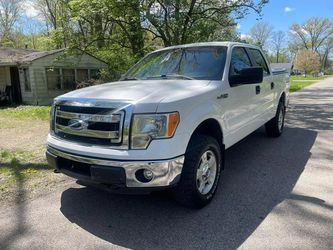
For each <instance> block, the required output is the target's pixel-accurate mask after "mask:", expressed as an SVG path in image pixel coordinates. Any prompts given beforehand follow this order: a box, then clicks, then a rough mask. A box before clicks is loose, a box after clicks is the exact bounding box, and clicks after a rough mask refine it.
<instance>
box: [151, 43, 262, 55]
mask: <svg viewBox="0 0 333 250" xmlns="http://www.w3.org/2000/svg"><path fill="white" fill-rule="evenodd" d="M234 45H239V46H246V47H253V48H257V49H258V46H255V45H251V44H247V43H239V42H230V41H228V42H227V41H226V42H202V43H189V44H183V45H176V46H170V47H165V48H162V49H158V50H155V51H154V52H156V51H163V50H169V49H178V48H191V47H206V46H212V47H214V46H226V47H229V46H234Z"/></svg>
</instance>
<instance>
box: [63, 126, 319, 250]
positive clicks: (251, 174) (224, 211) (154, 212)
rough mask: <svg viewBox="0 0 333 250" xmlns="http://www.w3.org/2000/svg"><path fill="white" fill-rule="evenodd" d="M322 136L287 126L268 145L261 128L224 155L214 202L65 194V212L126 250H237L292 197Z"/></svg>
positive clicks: (90, 191)
mask: <svg viewBox="0 0 333 250" xmlns="http://www.w3.org/2000/svg"><path fill="white" fill-rule="evenodd" d="M316 136H317V132H314V131H312V130H307V129H301V128H286V129H285V133H284V135H283V136H282V137H280V138H277V139H269V138H267V137H266V136H265V134H264V131H263V129H259V130H258V131H256V132H255V133H253V134H251V135H250V136H249V137H247V138H246V139H244V140H243V141H241V142H239V143H237V144H236V145H234V146H233V147H232V148H230V149H228V150H227V152H226V166H227V169H226V170H225V171H224V173H223V176H222V179H221V182H220V185H219V190H218V192H217V194H216V197H215V199H214V200H213V202H212V203H211V204H210V205H209V206H207V207H206V208H204V209H202V210H190V209H186V208H183V207H181V206H179V205H178V204H176V203H175V202H173V201H172V200H171V199H170V197H168V195H167V194H163V195H162V194H154V195H149V196H124V195H113V194H109V193H107V192H104V191H99V190H95V189H93V188H71V189H68V190H66V191H64V192H63V194H62V197H61V212H62V213H63V214H64V216H66V217H67V218H68V219H69V220H70V221H71V222H73V223H75V224H77V225H78V226H80V227H81V228H83V229H84V230H87V231H88V232H90V233H92V234H94V235H95V236H97V237H99V238H102V239H104V240H106V241H108V242H111V243H113V244H115V245H119V246H122V247H127V248H132V249H133V248H134V249H135V248H154V249H171V248H186V249H191V248H209V249H222V248H223V249H235V248H237V247H239V246H240V245H241V244H242V243H243V242H244V241H245V240H246V239H247V238H248V237H249V236H250V235H251V234H252V232H253V231H254V230H255V229H256V228H257V227H258V226H259V225H260V223H261V222H262V220H263V219H264V218H265V217H266V216H267V215H268V214H269V213H270V211H271V210H272V209H273V208H274V207H275V206H276V205H277V204H279V203H280V202H281V201H283V200H284V199H286V198H290V199H292V197H291V194H290V193H291V191H292V189H293V187H294V185H295V184H296V182H297V180H298V178H299V176H300V175H301V173H302V172H303V170H304V167H305V165H306V162H307V161H308V159H309V157H310V149H311V147H312V145H313V144H314V141H315V139H316Z"/></svg>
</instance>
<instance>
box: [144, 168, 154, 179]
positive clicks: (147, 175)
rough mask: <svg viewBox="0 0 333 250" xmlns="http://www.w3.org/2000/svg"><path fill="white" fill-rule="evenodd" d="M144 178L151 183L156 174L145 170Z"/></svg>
mask: <svg viewBox="0 0 333 250" xmlns="http://www.w3.org/2000/svg"><path fill="white" fill-rule="evenodd" d="M143 176H144V177H145V178H146V179H147V181H151V180H152V179H153V177H154V174H153V172H152V171H151V170H149V169H145V170H143Z"/></svg>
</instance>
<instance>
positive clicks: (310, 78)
mask: <svg viewBox="0 0 333 250" xmlns="http://www.w3.org/2000/svg"><path fill="white" fill-rule="evenodd" d="M327 77H328V76H320V77H314V76H306V77H305V76H302V75H297V76H291V80H293V81H294V80H296V81H297V80H313V81H318V80H323V79H326V78H327Z"/></svg>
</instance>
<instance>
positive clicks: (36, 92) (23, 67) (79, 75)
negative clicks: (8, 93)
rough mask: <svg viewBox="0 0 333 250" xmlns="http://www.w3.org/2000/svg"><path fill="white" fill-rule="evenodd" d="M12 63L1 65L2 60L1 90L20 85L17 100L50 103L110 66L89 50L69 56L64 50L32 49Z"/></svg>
mask: <svg viewBox="0 0 333 250" xmlns="http://www.w3.org/2000/svg"><path fill="white" fill-rule="evenodd" d="M0 51H1V48H0ZM0 54H1V52H0ZM0 60H1V59H0ZM11 63H12V65H11V66H7V67H1V61H0V91H1V86H14V85H18V87H19V92H20V93H15V95H18V94H19V95H21V96H20V97H21V100H18V101H21V102H23V103H25V104H34V105H48V104H51V102H52V100H53V98H54V97H56V96H58V95H61V94H64V93H66V92H68V91H71V90H73V89H75V86H76V83H77V82H81V81H84V80H88V79H97V78H98V74H99V71H100V70H101V69H105V68H107V64H106V63H105V62H103V61H101V60H99V59H97V58H96V57H94V56H92V55H90V54H88V53H85V52H82V51H78V53H76V54H75V55H67V54H66V53H65V51H64V49H59V50H53V51H46V52H31V51H30V53H27V54H25V55H21V56H19V57H18V58H15V61H12V62H11ZM9 69H10V70H9ZM17 69H18V70H17ZM16 74H17V76H15V75H16ZM3 79H6V80H3ZM2 88H3V87H2ZM16 88H17V87H16ZM12 91H14V92H15V89H14V88H12ZM16 92H18V91H17V90H16ZM15 95H14V96H15ZM17 99H20V98H17V97H16V100H17ZM18 101H15V102H16V103H17V102H18Z"/></svg>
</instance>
